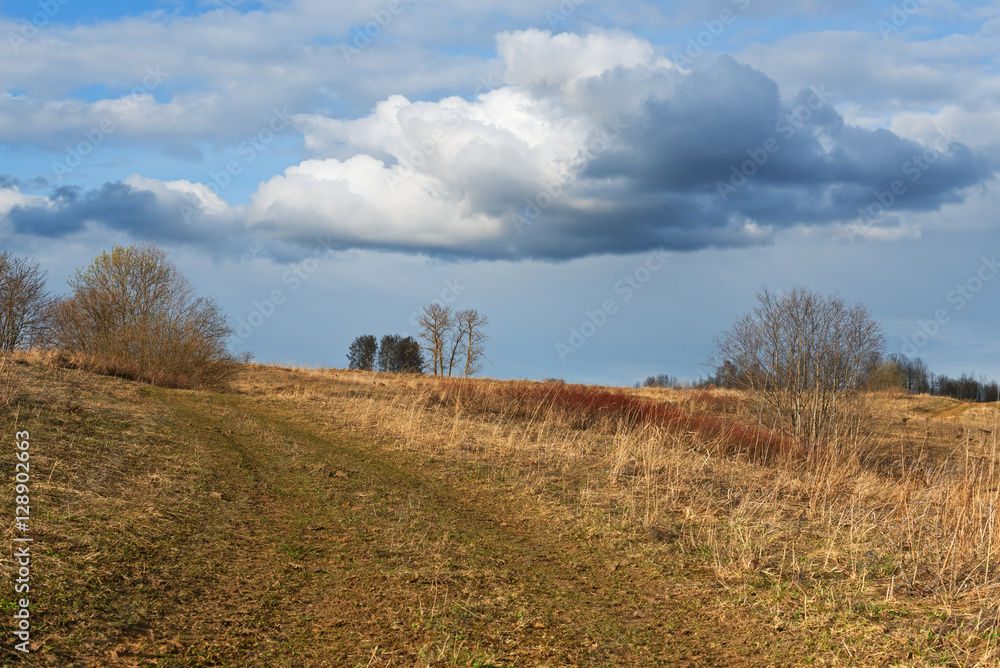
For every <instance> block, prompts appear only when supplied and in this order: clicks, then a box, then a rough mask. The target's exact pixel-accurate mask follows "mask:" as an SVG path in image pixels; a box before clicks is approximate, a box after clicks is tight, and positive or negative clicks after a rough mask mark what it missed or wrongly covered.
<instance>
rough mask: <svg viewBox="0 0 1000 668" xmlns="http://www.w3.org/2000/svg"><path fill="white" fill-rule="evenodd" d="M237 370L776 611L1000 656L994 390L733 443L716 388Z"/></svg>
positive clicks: (730, 406)
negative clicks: (850, 428) (555, 501)
mask: <svg viewBox="0 0 1000 668" xmlns="http://www.w3.org/2000/svg"><path fill="white" fill-rule="evenodd" d="M279 376H280V377H282V378H287V380H288V382H283V381H282V379H281V378H278V377H279ZM240 386H241V387H242V389H243V390H244V391H248V392H267V393H278V394H280V395H282V396H284V397H287V398H292V399H296V400H299V401H302V402H314V403H317V404H319V405H324V406H326V405H327V403H329V404H330V405H331V406H332V407H333V408H334V409H335V410H337V412H338V413H339V414H341V415H342V416H343V417H344V419H346V420H348V421H349V422H351V423H353V424H355V425H356V426H357V427H359V428H363V429H365V430H370V431H373V432H374V433H377V434H380V435H382V436H383V437H387V438H392V439H395V440H396V441H397V442H398V443H399V446H400V447H402V448H405V449H407V450H411V451H415V452H420V453H423V454H424V455H425V456H426V457H429V458H435V457H448V458H457V459H460V460H463V461H468V462H473V463H476V464H477V465H480V466H482V467H484V469H485V470H487V471H489V472H490V475H492V476H494V477H496V478H502V479H503V480H505V481H507V482H513V483H514V484H516V485H517V486H519V488H520V489H521V491H522V493H524V494H532V495H550V496H551V495H555V496H556V497H558V498H559V499H560V500H561V502H562V503H564V504H565V505H566V507H567V508H568V509H569V511H570V512H571V513H573V514H574V515H575V516H576V517H578V518H580V519H582V520H584V521H587V522H591V523H593V525H594V526H597V527H601V526H603V527H614V528H617V529H628V530H633V531H637V532H640V533H645V534H646V535H647V536H649V537H652V538H654V539H655V538H657V537H659V538H666V539H668V540H674V541H675V542H676V543H677V545H678V546H679V547H680V548H681V549H682V550H684V551H685V552H686V553H687V554H688V555H689V556H690V557H691V558H693V559H698V560H700V561H701V562H703V563H704V564H706V565H708V566H709V567H711V568H712V569H713V570H714V572H715V573H716V576H717V578H718V579H719V580H720V581H722V582H724V583H726V584H727V586H729V587H730V588H731V589H732V591H733V593H734V594H735V595H736V596H737V597H738V599H739V600H741V601H743V602H744V603H745V604H751V605H755V606H763V607H768V606H772V607H774V611H773V614H774V615H775V619H776V620H778V621H776V624H787V623H789V622H788V621H787V620H786V619H785V618H786V617H787V616H788V615H791V616H792V618H793V619H796V620H798V623H802V624H816V625H817V626H816V628H818V629H819V628H823V626H824V625H826V624H830V623H832V622H831V620H832V619H840V618H841V617H842V616H843V615H845V614H847V615H848V616H849V617H850V618H851V619H863V620H868V621H869V622H871V621H872V620H875V621H877V622H878V623H882V624H888V625H890V626H894V627H895V626H903V627H906V628H907V629H908V630H905V631H900V632H901V633H902V632H905V633H907V634H916V635H920V636H921V637H923V634H925V632H926V629H927V628H928V626H927V624H928V619H930V620H931V621H933V626H932V627H930V628H932V629H933V631H932V632H930V634H929V635H928V636H927V637H923V639H922V640H921V642H924V643H928V644H929V645H931V646H934V647H938V648H943V649H941V651H943V652H946V653H947V657H948V658H947V660H948V661H957V662H958V663H959V664H960V665H975V664H976V663H977V662H979V661H983V662H987V663H988V662H990V661H992V660H995V659H996V658H997V657H998V656H1000V654H998V653H997V651H996V647H995V643H994V641H993V640H992V639H993V634H994V629H995V628H996V627H997V623H998V619H1000V617H998V615H1000V607H998V606H1000V598H998V594H1000V589H998V584H1000V565H998V561H1000V525H998V513H997V510H998V508H997V505H998V502H1000V471H998V469H997V443H996V437H997V422H998V417H997V416H998V410H1000V409H998V407H997V405H995V404H992V405H983V406H974V407H973V406H969V405H968V404H962V403H961V402H957V401H954V400H948V399H941V398H934V397H928V396H918V397H909V396H901V395H899V394H884V395H881V396H879V397H878V398H877V400H876V402H875V404H874V416H875V417H874V424H872V425H869V427H870V428H869V429H868V431H869V432H870V433H871V434H872V435H871V436H870V437H869V438H868V439H867V440H865V441H864V442H856V443H853V444H850V445H849V446H844V447H841V448H839V449H838V450H837V451H826V452H812V453H801V452H793V451H789V450H788V449H787V448H786V447H784V446H783V445H782V442H781V441H780V440H775V439H771V440H768V439H769V438H770V436H769V435H768V434H765V433H758V434H756V436H755V438H756V441H755V442H756V444H757V446H756V447H746V445H747V442H746V438H747V435H748V434H753V433H754V432H753V428H752V426H751V422H750V420H749V418H748V416H745V415H742V403H743V402H742V398H741V397H740V395H739V393H737V392H734V391H729V390H711V391H678V390H666V389H662V390H661V389H643V390H635V391H614V392H612V391H609V390H608V389H607V388H583V387H568V388H567V386H560V385H555V384H540V383H531V382H526V381H523V382H499V381H490V380H476V381H472V382H468V383H450V382H442V381H439V380H435V379H432V378H423V377H393V376H389V375H385V374H376V373H363V372H347V371H322V370H312V371H302V372H299V373H297V374H295V376H294V380H293V377H292V376H291V374H284V373H283V372H281V371H280V370H274V369H267V368H263V367H259V368H258V370H257V372H256V377H254V375H253V374H251V375H250V376H249V377H248V378H246V379H245V380H244V381H243V382H242V384H241V385H240ZM588 397H589V398H588ZM650 404H651V405H654V406H655V407H657V408H650V409H647V408H646V406H647V405H650ZM741 425H742V426H741ZM762 442H763V443H769V444H770V445H771V446H773V449H772V450H767V449H764V450H762V449H761V448H760V447H759V444H760V443H762ZM734 443H735V445H734ZM762 453H764V456H762ZM762 591H764V592H767V595H763V594H762V593H761V592H762ZM796 597H798V598H801V599H804V600H805V601H806V604H805V606H804V608H803V605H802V604H801V602H798V603H795V604H794V605H793V604H791V603H789V601H790V600H792V599H796ZM790 605H791V606H792V607H793V608H795V610H792V611H791V612H790V611H789V610H788V606H790ZM914 614H916V615H917V616H916V617H912V615H914ZM927 615H930V617H928V616H927ZM903 618H906V619H908V620H909V621H902V619H903ZM845 623H846V622H845Z"/></svg>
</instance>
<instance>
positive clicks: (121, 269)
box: [53, 244, 234, 386]
mask: <svg viewBox="0 0 1000 668" xmlns="http://www.w3.org/2000/svg"><path fill="white" fill-rule="evenodd" d="M70 287H72V288H73V292H72V294H71V295H70V296H69V297H67V298H66V299H64V300H62V301H60V302H59V303H58V304H57V306H56V308H55V309H54V317H53V339H54V342H55V343H56V344H57V345H58V346H59V347H61V348H63V349H64V350H66V351H68V352H74V353H82V354H84V355H87V356H89V357H90V359H91V360H92V361H93V362H94V363H95V364H97V365H102V368H105V369H107V370H108V371H111V372H114V373H122V374H126V375H130V376H133V377H136V378H143V379H145V380H150V381H152V382H161V383H168V384H178V385H186V386H217V385H224V384H225V381H226V380H227V379H228V377H229V375H230V374H231V373H232V370H233V365H232V363H233V362H234V358H233V357H232V355H231V354H230V353H229V351H228V349H227V347H226V341H227V339H228V337H229V335H230V334H231V332H232V330H231V329H230V327H229V325H228V324H227V322H226V318H225V316H224V314H223V313H222V312H221V310H220V309H219V308H218V306H216V304H215V303H214V302H213V301H212V300H210V299H206V298H202V297H195V296H194V291H193V289H192V287H191V285H190V283H188V281H187V279H185V278H184V277H183V275H181V273H180V271H179V270H178V269H177V267H176V266H175V265H174V264H173V263H171V262H170V261H169V260H167V254H166V252H165V251H163V250H161V249H159V248H157V247H156V246H153V245H149V244H147V245H141V246H130V247H127V248H125V247H121V246H117V247H115V248H114V249H113V250H112V251H111V252H110V253H102V254H101V255H100V256H99V257H97V258H96V259H95V260H94V261H93V263H92V264H91V265H90V266H89V267H87V268H86V269H85V270H78V271H77V272H76V275H75V276H74V278H73V279H71V280H70Z"/></svg>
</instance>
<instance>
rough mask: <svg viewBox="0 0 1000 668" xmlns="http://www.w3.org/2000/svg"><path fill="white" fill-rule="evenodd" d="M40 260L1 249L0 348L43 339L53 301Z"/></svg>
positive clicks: (3, 348) (8, 347) (21, 345)
mask: <svg viewBox="0 0 1000 668" xmlns="http://www.w3.org/2000/svg"><path fill="white" fill-rule="evenodd" d="M46 276H47V274H46V272H44V271H42V270H41V268H39V266H38V262H36V261H34V260H29V259H27V258H18V257H14V256H13V255H12V254H11V253H10V252H9V251H4V252H3V253H0V350H14V349H15V348H20V347H23V346H27V345H33V344H37V343H42V342H43V340H44V339H45V335H46V332H47V330H48V322H49V318H50V315H51V313H50V309H51V307H52V304H53V302H54V300H53V298H52V296H51V295H50V294H49V292H48V291H47V290H46V289H45V279H46Z"/></svg>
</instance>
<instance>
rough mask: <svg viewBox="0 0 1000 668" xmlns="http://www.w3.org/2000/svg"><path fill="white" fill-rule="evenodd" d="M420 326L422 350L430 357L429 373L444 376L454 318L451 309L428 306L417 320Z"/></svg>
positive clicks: (439, 305) (440, 306)
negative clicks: (446, 353) (422, 342)
mask: <svg viewBox="0 0 1000 668" xmlns="http://www.w3.org/2000/svg"><path fill="white" fill-rule="evenodd" d="M417 323H418V324H419V325H420V338H422V339H423V340H424V343H425V345H424V348H425V349H426V350H427V353H428V355H429V357H430V362H431V373H433V374H434V375H436V376H437V375H444V371H445V365H446V362H447V361H448V360H447V359H446V355H445V351H446V348H447V346H448V343H449V340H450V335H451V330H452V328H453V327H454V324H455V323H454V316H453V315H452V312H451V309H450V308H448V307H447V306H442V305H441V304H437V303H434V304H429V305H428V306H425V307H424V310H423V313H421V314H420V317H419V318H418V319H417Z"/></svg>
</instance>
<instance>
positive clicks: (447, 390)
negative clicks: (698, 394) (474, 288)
mask: <svg viewBox="0 0 1000 668" xmlns="http://www.w3.org/2000/svg"><path fill="white" fill-rule="evenodd" d="M441 391H442V396H441V397H440V401H441V402H442V403H445V404H454V405H461V406H462V407H463V408H466V409H468V410H473V411H475V412H480V413H499V414H503V415H510V416H517V417H524V418H544V417H548V416H553V415H554V416H558V417H561V418H563V419H565V420H566V421H568V422H569V423H570V424H572V425H573V426H576V427H579V428H589V427H594V426H604V427H607V428H610V429H616V428H619V427H628V428H636V427H642V426H653V427H660V428H664V429H667V430H668V431H671V432H674V433H691V434H695V435H697V436H699V437H701V438H703V439H705V440H709V441H711V442H713V443H714V444H715V445H716V447H718V448H719V450H720V454H726V455H732V454H742V455H745V456H747V457H749V458H751V459H753V460H755V461H761V462H768V461H771V460H773V459H775V458H777V457H783V456H788V455H797V454H799V453H798V448H796V446H795V443H794V442H793V441H792V440H791V439H789V438H788V437H786V436H785V435H783V434H780V433H778V432H775V431H772V430H770V429H765V428H763V427H759V426H749V425H745V424H740V423H738V422H736V421H734V420H724V419H721V418H718V417H715V416H712V415H705V414H702V413H692V412H689V411H687V410H684V409H683V408H680V407H678V406H675V405H673V404H667V403H661V402H657V401H652V400H649V399H645V398H642V397H637V396H634V395H631V394H628V393H626V392H621V391H615V390H609V389H603V388H593V387H587V386H585V385H569V384H564V383H540V384H537V383H532V384H527V383H517V384H514V383H509V384H508V383H503V384H484V383H474V382H473V383H470V382H463V381H446V382H444V383H442V385H441ZM706 394H708V393H706Z"/></svg>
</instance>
